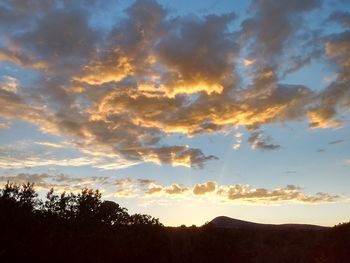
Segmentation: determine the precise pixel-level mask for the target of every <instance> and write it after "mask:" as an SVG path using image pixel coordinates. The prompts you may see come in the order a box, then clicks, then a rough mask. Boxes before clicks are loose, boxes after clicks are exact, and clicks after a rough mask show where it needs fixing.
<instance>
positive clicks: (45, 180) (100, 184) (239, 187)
mask: <svg viewBox="0 0 350 263" xmlns="http://www.w3.org/2000/svg"><path fill="white" fill-rule="evenodd" d="M7 181H10V182H13V183H17V184H23V183H27V182H31V183H35V187H36V188H37V189H38V190H45V191H47V190H49V189H51V188H54V189H55V190H56V191H58V192H63V191H74V192H77V191H80V190H81V189H82V188H86V187H87V188H98V189H100V190H101V191H102V192H104V193H105V195H106V196H114V197H118V198H143V197H147V198H151V197H154V198H158V199H159V198H164V197H172V198H186V199H188V200H196V199H200V198H206V200H208V198H210V200H212V201H214V202H215V201H216V202H228V203H242V202H243V203H256V204H266V203H291V202H293V203H294V202H296V203H305V204H316V203H317V204H318V203H328V202H337V201H340V200H342V198H343V197H342V196H340V195H334V194H329V193H324V192H317V193H315V194H307V193H305V192H304V191H302V188H301V187H299V186H296V185H287V186H286V187H281V188H274V189H267V188H262V187H260V188H253V187H251V186H249V185H243V184H231V185H225V184H222V185H219V184H218V183H217V182H215V181H208V182H204V183H198V184H195V185H193V186H184V185H180V184H177V183H172V184H170V185H168V186H163V185H160V184H157V183H156V182H155V181H154V180H151V179H132V178H120V179H113V178H112V177H106V176H95V177H87V176H86V177H82V176H71V175H67V174H62V173H58V174H47V173H42V174H37V173H19V174H16V175H12V174H10V175H2V176H0V185H4V184H5V183H6V182H7ZM113 181H114V186H115V188H110V187H109V186H111V185H113ZM140 182H142V183H141V184H140Z"/></svg>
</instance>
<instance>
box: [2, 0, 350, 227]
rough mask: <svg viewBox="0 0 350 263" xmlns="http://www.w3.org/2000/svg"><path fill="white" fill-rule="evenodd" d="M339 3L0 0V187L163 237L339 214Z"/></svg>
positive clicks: (345, 61) (348, 75) (346, 64)
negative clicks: (153, 222)
mask: <svg viewBox="0 0 350 263" xmlns="http://www.w3.org/2000/svg"><path fill="white" fill-rule="evenodd" d="M349 8H350V6H349V3H347V1H332V0H328V1H319V0H310V1H307V2H306V1H303V0H295V1H292V2H291V1H287V0H286V1H284V0H281V1H272V0H252V1H238V0H237V1H228V0H221V1H220V0H219V1H176V2H175V1H166V0H163V1H160V0H159V1H153V0H145V1H141V0H139V1H85V0H80V1H75V2H74V4H72V3H71V2H70V1H65V0H57V1H34V0H28V1H2V3H0V104H1V105H2V106H1V107H0V184H4V183H6V181H7V180H10V181H14V182H17V183H23V182H26V181H31V182H34V183H35V184H36V187H37V189H38V191H40V192H41V193H45V191H47V190H48V189H50V188H51V187H53V188H55V189H56V190H57V191H79V189H81V188H83V187H92V188H98V189H100V190H101V191H102V192H103V195H104V198H106V199H111V200H115V201H116V202H118V203H120V204H121V205H123V206H126V207H127V208H128V209H129V210H130V211H131V212H143V213H148V214H151V215H153V216H155V217H159V218H160V221H161V222H163V223H164V224H165V225H180V224H187V225H191V224H197V225H201V224H203V223H204V222H206V221H209V220H211V219H212V218H213V217H215V216H219V215H227V216H231V217H235V218H240V219H244V220H252V221H257V222H265V223H286V222H295V223H314V224H321V225H334V224H337V223H339V222H342V221H347V220H348V219H349V216H350V209H349V198H350V191H349V189H348V185H349V184H350V177H349V175H350V174H349V171H350V150H349V149H350V147H349V143H350V127H349V126H350V125H349V124H350V123H349V122H350V119H349V109H350V56H349V54H350V13H349V12H345V11H344V10H348V9H349Z"/></svg>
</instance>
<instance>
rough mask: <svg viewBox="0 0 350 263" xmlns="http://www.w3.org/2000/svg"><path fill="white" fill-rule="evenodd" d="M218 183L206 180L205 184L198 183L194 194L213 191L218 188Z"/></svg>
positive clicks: (194, 188)
mask: <svg viewBox="0 0 350 263" xmlns="http://www.w3.org/2000/svg"><path fill="white" fill-rule="evenodd" d="M216 188H217V185H216V183H215V182H206V183H203V184H196V185H195V186H194V187H193V194H194V195H204V194H207V193H212V192H214V191H215V190H216Z"/></svg>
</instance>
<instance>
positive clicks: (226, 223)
mask: <svg viewBox="0 0 350 263" xmlns="http://www.w3.org/2000/svg"><path fill="white" fill-rule="evenodd" d="M210 223H211V224H212V225H213V226H214V227H219V228H231V229H249V228H250V229H251V228H253V229H300V230H303V229H304V230H320V229H327V228H329V227H324V226H318V225H309V224H260V223H254V222H249V221H244V220H239V219H235V218H231V217H227V216H218V217H216V218H214V219H213V220H212V221H210Z"/></svg>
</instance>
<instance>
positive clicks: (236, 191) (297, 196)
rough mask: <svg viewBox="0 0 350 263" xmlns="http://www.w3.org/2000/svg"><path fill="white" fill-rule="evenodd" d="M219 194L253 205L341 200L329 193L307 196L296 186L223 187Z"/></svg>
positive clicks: (228, 198)
mask: <svg viewBox="0 0 350 263" xmlns="http://www.w3.org/2000/svg"><path fill="white" fill-rule="evenodd" d="M218 194H219V195H221V196H223V197H224V198H225V199H226V200H228V201H236V200H240V201H244V202H251V203H271V202H285V201H292V202H301V203H321V202H334V201H336V200H338V199H339V198H340V196H338V195H331V194H327V193H316V194H315V195H307V194H305V193H303V192H302V191H301V188H300V187H298V186H295V185H287V186H286V187H283V188H276V189H273V190H268V189H266V188H256V189H253V188H251V187H250V186H248V185H229V186H221V187H220V188H219V190H218Z"/></svg>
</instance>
